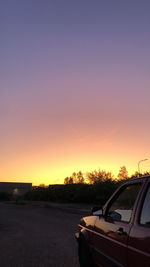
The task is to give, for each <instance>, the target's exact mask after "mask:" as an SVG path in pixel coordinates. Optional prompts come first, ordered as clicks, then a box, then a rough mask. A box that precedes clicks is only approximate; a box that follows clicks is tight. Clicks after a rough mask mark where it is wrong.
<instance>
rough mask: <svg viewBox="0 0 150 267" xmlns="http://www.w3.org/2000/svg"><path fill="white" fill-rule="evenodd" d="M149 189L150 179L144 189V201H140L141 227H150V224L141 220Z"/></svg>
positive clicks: (139, 216)
mask: <svg viewBox="0 0 150 267" xmlns="http://www.w3.org/2000/svg"><path fill="white" fill-rule="evenodd" d="M149 189H150V181H149V182H148V183H147V184H146V188H145V190H144V195H143V197H142V201H141V203H140V211H139V214H138V225H139V226H140V227H144V228H150V225H148V224H143V223H141V222H140V219H141V214H142V209H143V206H144V202H145V199H146V196H147V192H148V190H149Z"/></svg>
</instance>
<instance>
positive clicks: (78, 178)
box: [64, 166, 129, 184]
mask: <svg viewBox="0 0 150 267" xmlns="http://www.w3.org/2000/svg"><path fill="white" fill-rule="evenodd" d="M128 178H129V176H128V171H127V168H126V167H125V166H122V167H120V170H119V173H118V175H117V179H118V180H119V181H120V180H126V179H128ZM113 179H114V176H113V174H112V173H111V172H106V171H105V170H100V169H99V170H94V171H91V172H87V173H86V176H85V177H84V175H83V173H82V171H79V172H73V173H72V175H71V176H70V177H66V178H65V179H64V184H77V183H82V184H83V183H88V184H97V183H101V182H105V181H106V180H113Z"/></svg>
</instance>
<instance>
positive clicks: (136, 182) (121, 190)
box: [104, 181, 143, 224]
mask: <svg viewBox="0 0 150 267" xmlns="http://www.w3.org/2000/svg"><path fill="white" fill-rule="evenodd" d="M137 184H138V185H140V188H139V192H138V194H137V197H136V199H135V202H134V205H133V209H132V211H131V216H130V220H129V221H128V222H127V221H123V220H120V221H119V220H114V219H112V221H113V222H117V223H124V224H130V223H132V221H133V217H134V215H135V209H136V207H137V203H138V199H139V196H140V194H141V192H142V189H143V182H142V181H134V182H133V181H132V182H130V181H129V182H128V183H125V184H123V185H122V186H121V187H119V189H118V191H117V192H115V193H114V194H113V196H112V198H111V199H110V201H109V202H108V203H106V207H105V206H104V210H105V211H104V217H105V220H109V218H110V217H109V216H108V211H109V209H110V207H111V206H112V204H113V202H115V201H116V199H117V198H118V197H119V195H120V194H121V193H122V192H123V191H124V190H125V189H126V188H127V187H129V186H134V185H137Z"/></svg>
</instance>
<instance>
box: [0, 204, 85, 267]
mask: <svg viewBox="0 0 150 267" xmlns="http://www.w3.org/2000/svg"><path fill="white" fill-rule="evenodd" d="M80 218H81V215H80V214H73V213H69V212H67V211H63V210H59V209H58V208H57V209H56V208H53V207H52V208H50V207H48V208H46V207H40V206H32V205H15V204H10V203H9V204H8V203H7V204H6V203H0V267H79V264H78V257H77V244H76V240H75V238H74V233H75V231H76V229H77V223H78V222H79V219H80Z"/></svg>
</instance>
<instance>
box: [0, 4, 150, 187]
mask: <svg viewBox="0 0 150 267" xmlns="http://www.w3.org/2000/svg"><path fill="white" fill-rule="evenodd" d="M149 102H150V1H149V0H147V1H146V0H141V1H138V0H135V1H134V0H130V1H127V0H126V1H121V0H113V1H112V0H109V1H107V0H105V1H102V0H90V1H89V0H76V1H73V0H68V1H67V0H18V1H16V0H13V1H12V0H10V1H9V0H1V2H0V181H10V182H15V181H19V182H32V183H33V184H40V183H45V184H50V183H62V182H63V180H64V178H65V177H66V176H70V175H71V174H72V172H73V171H79V170H82V171H83V172H84V173H86V171H91V170H94V169H98V168H100V169H105V170H106V171H112V173H113V174H114V175H117V173H118V171H119V168H120V166H123V165H125V166H126V167H127V170H128V172H129V174H131V173H134V172H135V171H137V165H138V161H139V160H141V159H145V158H148V159H150V137H149V136H150V135H149V132H150V123H149V121H150V120H149V118H150V104H149ZM140 167H141V171H145V170H147V171H150V160H147V161H146V162H143V163H141V166H140Z"/></svg>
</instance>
